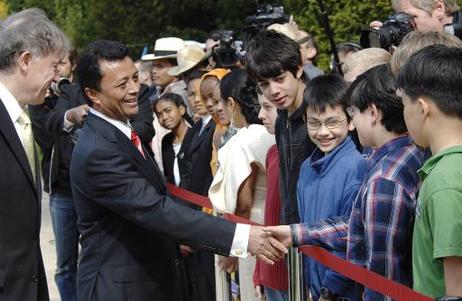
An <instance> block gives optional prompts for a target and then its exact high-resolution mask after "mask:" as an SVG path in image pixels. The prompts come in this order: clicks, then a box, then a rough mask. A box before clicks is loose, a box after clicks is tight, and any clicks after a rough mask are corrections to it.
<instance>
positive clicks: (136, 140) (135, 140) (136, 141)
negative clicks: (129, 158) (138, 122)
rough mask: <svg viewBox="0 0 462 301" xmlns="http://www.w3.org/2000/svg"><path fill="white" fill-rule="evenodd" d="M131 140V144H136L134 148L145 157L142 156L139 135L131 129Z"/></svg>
mask: <svg viewBox="0 0 462 301" xmlns="http://www.w3.org/2000/svg"><path fill="white" fill-rule="evenodd" d="M131 140H132V142H133V144H134V145H135V146H136V148H137V149H138V150H139V151H140V153H141V155H142V156H143V158H145V159H146V157H145V156H144V152H143V148H142V147H141V140H140V137H138V135H137V134H136V132H135V131H134V130H132V135H131Z"/></svg>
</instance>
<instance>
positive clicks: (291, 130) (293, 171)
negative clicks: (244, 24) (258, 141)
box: [245, 30, 315, 224]
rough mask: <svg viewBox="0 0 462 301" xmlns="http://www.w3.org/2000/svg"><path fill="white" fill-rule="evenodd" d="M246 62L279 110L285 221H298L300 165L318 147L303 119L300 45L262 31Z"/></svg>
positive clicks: (278, 129) (263, 92)
mask: <svg viewBox="0 0 462 301" xmlns="http://www.w3.org/2000/svg"><path fill="white" fill-rule="evenodd" d="M245 65H246V70H247V72H248V73H249V74H250V76H252V77H253V78H254V79H256V80H257V85H258V88H259V89H260V91H261V92H262V94H263V95H264V96H265V97H266V98H267V99H268V100H269V101H270V102H271V103H273V104H274V105H275V106H276V107H277V109H278V118H277V120H276V126H275V135H276V144H277V146H278V150H279V155H280V162H281V164H280V169H281V176H280V182H279V184H280V191H281V200H282V223H284V224H290V223H296V222H298V221H299V215H298V209H297V195H296V190H297V179H298V174H299V171H300V166H301V165H302V162H303V161H304V160H305V159H306V158H307V157H308V156H309V155H310V154H311V152H312V151H313V149H314V148H315V145H314V144H313V142H311V140H310V139H309V138H308V132H307V130H306V126H305V122H304V120H303V113H304V111H305V109H304V105H303V93H304V90H305V87H306V85H305V82H304V73H303V65H302V58H301V55H300V48H299V45H298V44H297V43H296V42H295V41H293V40H292V39H290V38H289V37H287V36H285V35H283V34H281V33H278V32H276V31H273V30H266V31H262V32H261V33H259V34H257V35H256V36H255V37H254V38H253V39H252V41H251V42H250V43H249V46H248V49H247V54H246V56H245Z"/></svg>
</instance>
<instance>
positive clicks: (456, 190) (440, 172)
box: [398, 45, 462, 297]
mask: <svg viewBox="0 0 462 301" xmlns="http://www.w3.org/2000/svg"><path fill="white" fill-rule="evenodd" d="M398 84H399V87H400V89H399V90H398V93H399V94H400V95H401V96H402V100H403V105H404V118H405V120H406V124H407V126H408V129H409V133H410V135H411V136H412V137H413V138H414V141H415V143H416V144H418V145H420V146H422V147H429V148H430V149H431V152H432V155H433V156H432V157H431V158H430V159H428V161H427V162H426V163H425V165H424V166H423V167H422V168H421V169H420V170H419V176H420V177H421V179H422V181H423V183H422V188H421V190H420V193H419V199H418V201H417V205H416V221H415V225H414V236H413V240H412V267H413V276H414V289H415V290H417V291H419V292H421V293H423V294H425V295H428V296H430V297H440V296H443V295H448V296H462V281H461V279H462V236H461V235H460V229H461V228H462V221H461V218H460V217H461V214H462V185H461V183H460V179H461V176H462V172H461V171H462V145H461V144H462V97H461V95H462V49H460V48H450V47H446V46H443V45H433V46H429V47H426V48H424V49H422V50H421V51H419V52H417V53H416V54H414V55H413V56H411V58H410V59H409V61H408V62H407V64H406V65H404V67H403V68H401V71H400V73H399V76H398Z"/></svg>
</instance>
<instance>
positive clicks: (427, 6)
mask: <svg viewBox="0 0 462 301" xmlns="http://www.w3.org/2000/svg"><path fill="white" fill-rule="evenodd" d="M401 1H402V0H391V5H392V6H393V9H394V10H395V11H396V10H397V8H398V6H399V4H400V2H401ZM436 2H437V0H411V4H412V5H413V6H415V7H416V8H419V9H421V10H424V11H426V12H427V13H429V14H430V13H431V12H432V10H433V9H434V8H435V5H436ZM443 3H444V6H445V10H446V11H445V13H446V15H447V16H451V15H452V14H453V13H455V12H456V11H459V9H460V7H459V5H458V4H457V1H456V0H443Z"/></svg>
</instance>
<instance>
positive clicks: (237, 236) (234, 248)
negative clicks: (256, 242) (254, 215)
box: [229, 224, 250, 258]
mask: <svg viewBox="0 0 462 301" xmlns="http://www.w3.org/2000/svg"><path fill="white" fill-rule="evenodd" d="M249 236H250V225H246V224H236V231H235V232H234V238H233V244H232V245H231V251H230V252H229V256H234V257H240V258H247V247H248V245H249Z"/></svg>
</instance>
